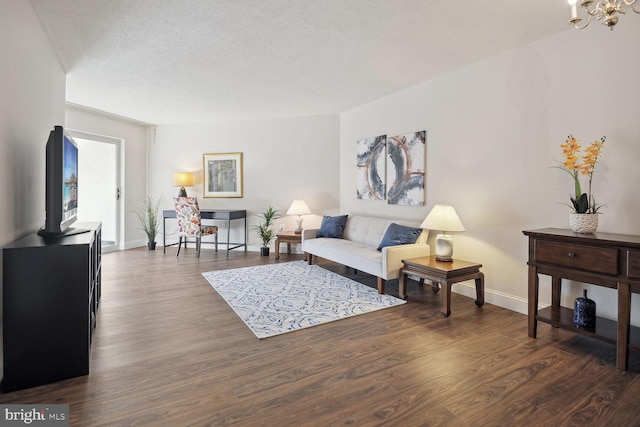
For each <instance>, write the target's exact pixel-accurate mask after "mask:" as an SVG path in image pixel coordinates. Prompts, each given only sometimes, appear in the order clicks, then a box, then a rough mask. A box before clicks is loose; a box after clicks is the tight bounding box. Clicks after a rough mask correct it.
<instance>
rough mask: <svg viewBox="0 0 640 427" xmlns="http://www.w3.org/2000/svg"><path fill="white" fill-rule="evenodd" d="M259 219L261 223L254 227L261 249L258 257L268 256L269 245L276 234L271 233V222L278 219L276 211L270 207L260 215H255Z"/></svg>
mask: <svg viewBox="0 0 640 427" xmlns="http://www.w3.org/2000/svg"><path fill="white" fill-rule="evenodd" d="M257 216H258V217H259V218H261V221H260V222H259V223H258V225H255V226H254V229H255V230H256V233H257V234H258V237H259V238H260V240H261V241H262V247H261V248H260V255H262V256H269V243H271V240H273V238H274V237H275V235H276V233H275V232H274V231H273V228H271V227H272V226H273V221H274V220H276V219H278V218H280V215H279V214H278V211H277V210H275V209H273V207H272V206H269V207H268V208H267V209H266V210H264V211H263V212H262V213H261V214H260V215H257Z"/></svg>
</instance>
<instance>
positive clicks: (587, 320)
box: [573, 289, 596, 329]
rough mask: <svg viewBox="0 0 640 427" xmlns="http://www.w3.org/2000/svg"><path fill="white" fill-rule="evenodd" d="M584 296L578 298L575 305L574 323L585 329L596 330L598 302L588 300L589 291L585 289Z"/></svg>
mask: <svg viewBox="0 0 640 427" xmlns="http://www.w3.org/2000/svg"><path fill="white" fill-rule="evenodd" d="M582 292H583V296H581V297H578V298H576V300H575V302H574V305H573V307H574V308H573V323H575V324H576V325H578V326H584V327H585V328H589V329H595V328H596V302H595V301H594V300H591V299H589V298H587V290H586V289H584V290H583V291H582Z"/></svg>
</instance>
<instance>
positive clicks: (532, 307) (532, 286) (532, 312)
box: [528, 266, 538, 338]
mask: <svg viewBox="0 0 640 427" xmlns="http://www.w3.org/2000/svg"><path fill="white" fill-rule="evenodd" d="M528 282H529V313H528V314H529V336H530V337H531V338H535V337H536V335H537V333H538V321H537V319H536V316H537V315H538V270H537V269H536V268H535V267H533V266H529V280H528Z"/></svg>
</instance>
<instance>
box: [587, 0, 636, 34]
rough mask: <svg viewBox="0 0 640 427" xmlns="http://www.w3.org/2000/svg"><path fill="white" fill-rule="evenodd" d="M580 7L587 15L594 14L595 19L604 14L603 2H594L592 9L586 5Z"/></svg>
mask: <svg viewBox="0 0 640 427" xmlns="http://www.w3.org/2000/svg"><path fill="white" fill-rule="evenodd" d="M623 1H624V0H623ZM634 1H635V0H634ZM580 7H582V8H584V10H585V11H586V12H587V14H589V16H595V17H596V19H601V18H602V17H603V16H604V15H605V13H604V10H605V4H604V3H603V2H598V3H596V4H595V6H593V10H589V8H588V7H587V6H580ZM597 15H600V16H597ZM585 27H586V25H585Z"/></svg>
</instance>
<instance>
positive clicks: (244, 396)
mask: <svg viewBox="0 0 640 427" xmlns="http://www.w3.org/2000/svg"><path fill="white" fill-rule="evenodd" d="M293 259H301V256H300V255H291V256H287V255H286V254H285V255H284V256H282V257H281V259H280V262H285V261H288V260H293ZM272 262H275V260H274V258H273V255H271V257H269V258H261V257H260V256H258V255H257V254H255V253H248V254H245V253H243V252H241V251H236V252H232V254H231V255H230V257H229V258H228V259H227V258H226V257H225V255H224V252H221V253H220V254H217V255H216V254H214V253H213V252H212V251H205V252H203V255H202V257H201V258H200V259H198V258H196V257H195V255H194V253H193V251H192V250H191V251H188V252H187V253H184V254H181V255H180V257H179V258H176V256H175V248H170V249H168V250H167V254H166V255H163V253H162V250H156V251H155V252H153V251H152V252H149V251H147V250H146V249H136V250H130V251H124V252H114V253H109V254H105V255H104V256H103V297H102V304H101V306H100V311H99V313H98V324H97V329H96V334H95V338H94V342H93V347H92V353H91V374H90V375H88V376H85V377H81V378H75V379H72V380H68V381H63V382H60V383H56V384H52V385H47V386H42V387H37V388H33V389H29V390H22V391H18V392H13V393H7V394H0V403H3V404H5V403H66V404H69V405H70V413H71V425H74V426H76V425H77V426H98V425H100V426H106V425H122V426H128V425H136V426H146V425H149V426H186V425H213V426H223V425H239V426H289V425H291V426H337V425H351V426H374V425H388V426H394V425H398V426H439V425H447V426H498V425H504V426H560V425H580V426H584V425H598V426H632V425H640V404H639V403H638V396H640V374H639V373H638V372H639V371H640V369H638V367H639V366H640V362H639V361H638V355H635V354H633V355H632V359H631V361H632V370H631V371H630V372H622V371H619V370H617V369H616V368H615V349H614V346H613V345H610V344H605V343H600V342H597V341H593V340H590V339H588V338H585V337H580V336H576V335H573V334H571V333H569V332H566V331H560V330H557V329H552V328H551V327H549V326H548V325H544V324H541V325H540V326H539V328H538V329H539V338H538V339H537V340H534V339H530V338H528V337H527V321H526V317H525V316H524V315H521V314H518V313H514V312H511V311H508V310H505V309H502V308H498V307H496V306H492V305H490V304H485V305H484V307H482V308H477V307H476V306H475V305H474V303H473V300H472V299H470V298H466V297H463V296H461V295H457V294H454V296H453V301H452V314H451V316H450V317H449V318H446V319H445V318H443V317H442V316H441V314H440V301H439V298H438V296H437V295H435V294H433V292H432V291H431V287H430V286H423V287H422V288H421V287H419V286H418V285H417V284H416V283H415V282H412V283H411V284H410V286H409V303H408V304H405V305H402V306H399V307H394V308H390V309H385V310H381V311H377V312H374V313H369V314H364V315H360V316H356V317H352V318H349V319H345V320H340V321H337V322H333V323H329V324H325V325H320V326H316V327H313V328H309V329H304V330H301V331H297V332H292V333H288V334H284V335H280V336H276V337H272V338H267V339H264V340H258V339H257V338H255V336H254V335H253V333H252V332H251V331H250V330H249V329H248V328H247V327H246V326H245V325H244V323H243V322H242V321H241V320H240V318H238V317H237V316H236V315H235V313H234V312H233V311H232V310H231V308H229V306H228V305H227V304H226V303H225V302H224V300H223V299H222V298H221V297H220V296H219V295H218V294H217V293H216V291H215V290H213V289H212V287H211V286H210V285H209V284H208V283H207V281H206V280H205V279H204V278H203V277H202V275H201V272H204V271H210V270H215V269H225V268H236V267H243V266H249V265H257V264H264V263H272ZM322 265H324V266H325V267H327V268H331V269H332V270H334V271H337V272H339V273H341V274H345V275H350V277H353V278H355V279H356V280H358V281H361V282H363V283H366V284H368V285H370V286H372V287H373V286H375V279H374V278H372V277H370V276H367V275H366V274H362V273H361V274H358V275H355V276H354V275H353V273H351V272H350V271H349V270H348V269H346V268H344V267H342V266H339V265H336V264H332V263H326V262H324V263H322ZM523 268H525V266H523ZM487 282H488V284H489V286H490V283H491V278H490V277H488V278H487ZM522 286H526V284H524V283H522ZM454 290H455V285H454ZM387 292H388V293H390V294H393V295H398V286H397V281H392V282H390V284H389V285H388V287H387Z"/></svg>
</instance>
